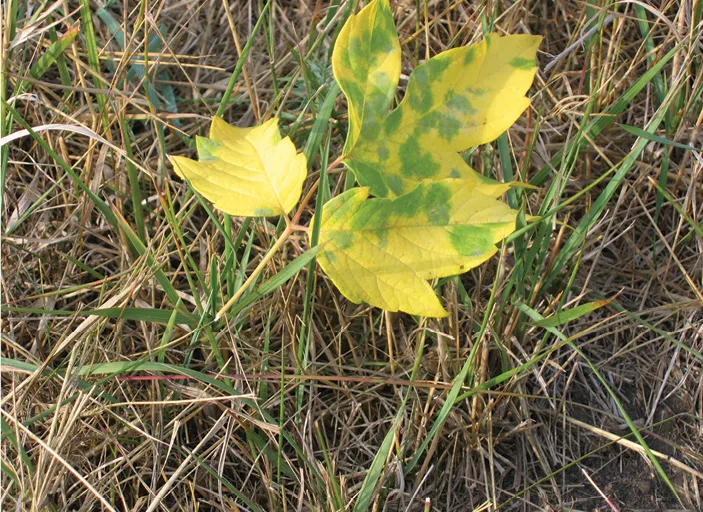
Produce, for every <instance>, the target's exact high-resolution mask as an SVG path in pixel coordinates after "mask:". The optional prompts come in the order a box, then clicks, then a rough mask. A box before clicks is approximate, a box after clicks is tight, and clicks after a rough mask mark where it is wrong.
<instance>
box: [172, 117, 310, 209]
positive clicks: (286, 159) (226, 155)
mask: <svg viewBox="0 0 703 512" xmlns="http://www.w3.org/2000/svg"><path fill="white" fill-rule="evenodd" d="M196 146H197V149H198V157H199V161H195V160H191V159H189V158H185V157H181V156H171V155H169V159H170V160H171V163H172V164H173V168H174V170H175V171H176V173H177V174H178V175H179V176H180V177H181V178H185V179H187V180H188V181H189V182H190V184H191V185H192V186H193V188H194V189H195V190H197V191H198V192H199V193H200V194H202V195H203V197H205V199H207V200H209V201H211V202H212V203H213V204H214V205H215V207H216V208H217V209H219V210H221V211H223V212H225V213H228V214H230V215H236V216H241V217H268V216H273V215H285V214H287V213H288V212H290V211H291V210H292V209H293V207H294V206H295V205H296V203H297V202H298V200H299V199H300V194H301V191H302V187H303V181H304V180H305V177H306V175H307V164H306V160H305V155H303V154H302V153H301V154H296V150H295V146H294V145H293V142H292V141H291V140H290V138H288V137H285V138H281V134H280V132H279V130H278V119H276V118H273V119H270V120H269V121H267V122H266V123H264V124H262V125H261V126H257V127H254V128H237V127H234V126H230V125H228V124H227V123H226V122H225V121H224V120H222V119H220V118H219V117H215V118H213V120H212V125H211V126H210V137H209V138H205V137H196Z"/></svg>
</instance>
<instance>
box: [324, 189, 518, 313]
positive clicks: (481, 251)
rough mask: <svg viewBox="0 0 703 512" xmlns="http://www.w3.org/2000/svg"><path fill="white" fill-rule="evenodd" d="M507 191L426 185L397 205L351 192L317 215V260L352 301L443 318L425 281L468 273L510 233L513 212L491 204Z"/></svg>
mask: <svg viewBox="0 0 703 512" xmlns="http://www.w3.org/2000/svg"><path fill="white" fill-rule="evenodd" d="M508 188H510V185H493V186H491V187H487V188H486V187H482V186H481V185H479V184H476V183H473V182H470V181H466V180H457V179H447V180H442V181H436V182H424V183H421V184H420V185H418V186H417V187H416V188H415V189H414V190H413V191H412V192H410V193H408V194H405V195H403V196H400V197H397V198H395V199H388V198H375V199H367V197H368V195H369V189H368V188H365V187H364V188H353V189H351V190H348V191H347V192H345V193H343V194H341V195H340V196H337V197H335V198H334V199H332V200H331V201H330V202H329V203H327V204H326V205H325V207H324V208H323V210H322V220H321V226H320V238H319V243H320V244H321V245H322V246H323V248H322V250H321V251H320V253H318V256H317V261H318V262H319V263H320V266H321V267H322V269H323V270H324V271H325V273H327V275H328V276H329V277H330V278H331V279H332V281H333V282H334V284H335V285H336V286H337V288H339V289H340V291H341V292H342V293H343V294H344V295H345V296H346V297H347V298H348V299H349V300H351V301H352V302H356V303H358V302H361V301H364V302H367V303H368V304H371V305H372V306H376V307H379V308H382V309H385V310H388V311H405V312H407V313H411V314H415V315H423V316H432V317H442V316H446V315H447V312H446V311H445V310H444V308H443V307H442V305H441V304H440V302H439V299H438V298H437V296H436V295H435V293H434V291H433V290H432V287H431V286H430V284H429V283H428V281H427V280H428V279H434V278H437V277H446V276H451V275H456V274H461V273H463V272H466V271H467V270H469V269H470V268H473V267H476V266H478V265H480V264H481V263H483V262H484V261H486V260H487V259H488V258H490V257H491V256H492V255H493V254H495V252H496V251H497V248H496V245H495V244H496V243H497V242H499V241H501V240H503V239H504V238H505V237H506V236H508V235H509V234H510V233H512V231H513V230H514V229H515V217H516V214H517V212H516V211H515V210H512V209H510V207H508V206H507V205H506V204H504V203H502V202H501V201H499V200H498V199H496V197H497V196H498V195H500V194H501V193H503V192H505V191H506V190H507V189H508Z"/></svg>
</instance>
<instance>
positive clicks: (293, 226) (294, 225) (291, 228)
mask: <svg viewBox="0 0 703 512" xmlns="http://www.w3.org/2000/svg"><path fill="white" fill-rule="evenodd" d="M343 158H344V156H343V155H342V156H340V157H339V158H337V159H336V160H335V161H334V162H332V163H331V164H330V165H329V166H328V167H327V172H329V171H331V170H332V169H334V168H335V167H337V166H339V165H340V164H341V163H342V159H343ZM319 183H320V181H319V180H318V181H316V182H315V183H314V184H313V186H312V187H311V188H310V190H309V191H308V193H307V195H306V196H305V198H304V199H303V201H302V202H301V203H300V207H299V208H298V210H297V211H296V213H295V215H294V216H293V219H292V220H289V219H288V216H286V217H285V219H286V229H284V230H283V233H281V236H280V237H279V238H278V240H276V243H275V244H273V247H271V248H270V249H269V251H268V252H267V253H266V255H265V256H264V258H263V259H262V260H261V261H260V262H259V264H258V265H257V266H256V268H255V269H254V271H253V272H252V273H251V275H250V276H249V277H248V278H247V280H246V281H245V282H244V284H242V286H240V287H239V290H237V291H236V292H235V294H234V295H232V297H231V298H230V299H229V300H228V301H227V303H226V304H225V305H224V306H222V307H221V308H220V310H219V311H218V312H217V314H216V315H215V322H217V321H218V320H220V319H221V318H222V317H224V315H225V313H227V310H228V309H229V308H231V307H232V305H233V304H234V303H235V302H237V301H238V300H239V299H240V298H241V297H242V295H244V292H245V291H247V288H249V286H251V283H253V282H254V280H255V279H256V278H257V277H258V276H259V274H261V272H263V270H264V267H266V264H267V263H268V262H269V261H271V258H273V255H274V254H276V252H278V249H280V248H281V246H282V245H283V244H284V243H285V242H286V240H288V238H290V236H291V235H292V234H293V233H294V232H296V231H307V228H305V227H304V226H299V225H298V221H299V220H300V216H301V215H302V213H303V211H304V210H305V208H306V207H307V204H308V202H310V199H311V198H312V195H313V194H314V193H315V191H316V190H317V187H318V185H319Z"/></svg>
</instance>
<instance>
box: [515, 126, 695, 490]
mask: <svg viewBox="0 0 703 512" xmlns="http://www.w3.org/2000/svg"><path fill="white" fill-rule="evenodd" d="M662 117H663V116H662ZM516 305H517V307H518V308H519V309H520V310H521V311H522V312H524V313H525V314H526V315H527V316H528V317H530V318H531V319H532V320H533V321H534V322H540V321H544V320H546V319H545V318H544V317H543V316H542V315H540V314H539V313H538V312H537V311H535V310H534V309H532V308H530V307H529V306H527V305H525V304H522V303H518V304H516ZM546 329H547V330H548V331H549V332H551V333H552V334H553V335H554V336H556V337H557V338H559V339H560V340H562V341H566V343H567V344H568V346H569V347H570V348H571V349H572V350H573V351H574V352H576V353H577V354H578V355H579V356H580V357H581V358H582V359H583V360H584V361H585V362H586V364H588V366H589V367H590V368H591V371H592V372H593V374H594V375H595V376H596V378H597V379H598V381H599V382H600V383H601V385H602V386H603V387H604V388H605V390H606V391H607V392H608V394H609V395H610V397H611V398H612V399H613V402H614V403H615V405H616V406H617V408H618V410H619V411H620V415H621V416H622V417H623V419H624V420H625V423H627V426H628V427H629V428H630V431H631V432H632V434H633V435H634V436H635V438H636V439H637V442H638V443H639V444H640V446H642V448H643V449H644V451H645V453H646V454H647V458H648V459H649V460H650V462H651V463H652V465H653V466H654V468H655V470H656V471H657V473H658V474H659V477H660V478H661V479H662V480H663V481H664V483H666V485H667V487H669V489H670V490H671V492H672V493H673V494H674V496H676V499H677V500H678V501H679V503H681V498H680V497H679V494H678V493H677V492H676V487H674V484H673V483H671V480H669V477H668V476H667V474H666V472H665V471H664V468H662V466H661V464H659V460H658V459H657V458H656V457H655V456H654V454H653V453H652V450H651V449H650V448H649V445H648V444H647V442H646V441H645V439H644V437H642V434H641V433H640V431H639V429H638V428H637V427H636V426H635V424H634V423H633V422H632V419H630V416H629V414H627V411H626V410H625V407H624V406H623V405H622V403H621V402H620V399H619V398H618V396H617V393H615V391H613V389H612V388H611V387H610V385H609V384H608V382H607V381H606V380H605V378H604V377H603V376H602V375H601V373H600V371H599V370H598V368H596V366H595V365H594V364H593V363H592V362H591V360H590V359H588V357H586V355H585V354H584V353H583V351H581V349H580V348H578V347H577V346H576V344H575V343H574V342H572V341H568V340H569V338H568V337H567V336H566V335H565V334H564V333H562V332H561V331H559V330H557V329H556V328H554V327H547V328H546Z"/></svg>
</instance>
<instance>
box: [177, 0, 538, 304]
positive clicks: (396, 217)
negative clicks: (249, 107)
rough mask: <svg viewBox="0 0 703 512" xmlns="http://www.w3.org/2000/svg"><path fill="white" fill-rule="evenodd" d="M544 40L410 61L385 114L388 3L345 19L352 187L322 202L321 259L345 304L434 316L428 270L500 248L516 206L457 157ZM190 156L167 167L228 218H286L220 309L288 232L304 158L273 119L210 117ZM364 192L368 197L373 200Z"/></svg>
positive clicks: (491, 127) (516, 94)
mask: <svg viewBox="0 0 703 512" xmlns="http://www.w3.org/2000/svg"><path fill="white" fill-rule="evenodd" d="M540 41H541V38H540V37H535V36H526V35H511V36H505V37H500V36H497V35H494V34H491V35H488V36H486V38H485V39H484V40H483V42H481V43H479V44H475V45H472V46H469V47H461V48H455V49H451V50H448V51H445V52H443V53H441V54H439V55H437V56H435V57H433V58H431V59H429V60H428V61H427V62H425V63H423V64H420V65H419V66H417V67H416V68H415V69H414V70H413V72H412V74H411V75H410V79H409V81H408V86H407V90H406V92H405V95H404V97H403V100H402V101H401V102H400V104H399V105H398V106H397V107H396V108H395V109H394V110H392V111H391V106H392V103H393V97H394V94H395V92H396V88H397V85H398V80H399V78H400V68H401V50H400V43H399V41H398V34H397V32H396V29H395V24H394V21H393V16H392V13H391V10H390V7H389V4H388V0H373V1H372V2H370V3H369V4H368V5H367V6H366V7H365V8H364V9H362V10H361V11H360V12H359V14H357V15H352V16H350V17H349V19H348V20H347V22H346V23H345V25H344V27H343V28H342V30H341V32H340V33H339V37H338V38H337V42H336V44H335V47H334V51H333V55H332V64H333V71H334V76H335V79H336V80H337V82H338V83H339V85H340V87H341V89H342V91H343V92H344V95H345V96H346V98H347V103H348V108H349V129H348V132H347V139H346V143H345V145H344V149H343V153H342V155H341V156H340V158H339V159H337V160H336V161H335V163H334V164H333V165H337V164H338V163H339V162H342V163H344V164H345V166H346V167H347V168H348V169H350V170H351V171H352V172H353V173H354V176H355V177H356V180H357V182H358V183H359V184H360V185H361V187H356V188H352V189H350V190H347V191H346V192H344V193H342V194H341V195H339V196H337V197H335V198H333V199H331V200H330V201H329V202H328V203H327V204H325V205H324V206H323V208H322V212H319V214H320V215H321V219H320V234H319V244H320V246H321V248H320V250H319V252H318V255H317V261H318V262H319V264H320V266H321V267H322V269H323V270H324V271H325V272H326V273H327V275H328V276H329V277H330V278H331V279H332V281H333V282H334V284H335V285H336V286H337V287H338V288H339V290H340V291H341V292H342V294H344V295H345V296H346V297H347V298H348V299H349V300H351V301H352V302H355V303H359V302H362V301H363V302H366V303H368V304H370V305H372V306H376V307H379V308H383V309H385V310H388V311H404V312H407V313H411V314H415V315H423V316H432V317H443V316H446V315H447V311H446V310H445V309H444V308H443V307H442V305H441V304H440V301H439V299H438V298H437V295H436V294H435V293H434V291H433V289H432V287H431V286H430V284H429V282H428V280H430V279H434V278H438V277H446V276H452V275H456V274H461V273H463V272H466V271H467V270H469V269H471V268H473V267H476V266H477V265H480V264H481V263H483V262H484V261H486V260H487V259H488V258H490V257H491V256H492V255H493V254H495V252H496V251H497V248H496V243H498V242H500V241H501V240H503V239H504V238H505V237H506V236H508V235H509V234H510V233H512V232H513V230H514V229H515V218H516V214H517V212H515V211H514V210H512V209H511V208H509V207H508V206H507V205H506V204H504V203H503V202H501V201H500V200H499V199H498V198H499V197H500V196H501V195H502V194H503V193H504V192H506V191H507V190H508V189H509V188H510V187H511V184H503V183H498V182H495V181H493V180H490V179H488V178H486V177H483V176H481V175H480V174H478V173H477V172H476V171H474V170H473V169H471V167H469V165H468V164H467V163H466V162H465V161H464V159H463V158H462V156H461V155H460V154H459V152H460V151H465V150H467V149H469V148H470V147H474V146H477V145H480V144H485V143H487V142H490V141H492V140H494V139H496V138H497V137H498V136H499V135H500V134H501V133H503V132H504V131H505V130H507V129H508V128H509V127H510V126H511V125H512V124H513V123H514V122H515V121H516V120H517V118H518V117H519V116H520V115H521V114H522V112H523V111H524V110H525V109H526V108H527V106H528V105H529V103H530V101H529V99H528V98H526V97H525V93H526V92H527V90H528V89H529V87H530V85H531V84H532V80H533V78H534V75H535V73H536V70H537V68H536V64H535V56H536V52H537V47H538V46H539V43H540ZM196 140H197V150H198V157H199V161H194V160H190V159H188V158H184V157H179V156H171V157H170V159H171V162H172V163H173V166H174V169H175V171H176V173H178V174H179V175H180V176H181V177H182V178H184V179H186V180H188V182H190V184H191V186H192V187H193V188H194V189H195V190H196V191H198V192H199V193H200V194H202V195H203V196H204V197H205V198H206V199H208V200H210V201H212V203H213V204H214V206H215V207H216V208H218V209H219V210H221V211H223V212H225V213H228V214H230V215H235V216H253V217H270V216H284V218H285V220H286V229H285V231H284V232H283V233H282V234H281V236H280V237H279V239H278V241H277V242H276V244H275V245H274V247H273V248H272V249H271V250H270V251H269V252H268V253H267V255H266V257H264V259H263V261H262V262H261V263H260V264H259V266H258V267H257V268H256V269H255V270H254V272H253V273H252V275H251V276H250V278H249V279H248V280H247V282H246V283H244V285H242V288H241V289H240V290H239V291H238V292H237V293H235V295H234V296H233V297H232V298H231V299H230V300H229V302H228V303H227V304H225V305H224V306H223V308H222V309H221V310H220V311H219V312H218V314H217V316H218V318H219V317H221V316H222V315H223V314H224V313H225V312H226V311H227V309H228V308H229V307H230V306H231V305H232V304H233V303H234V302H235V301H236V300H237V299H238V298H239V297H241V295H242V294H243V293H244V291H245V290H246V289H247V287H248V286H249V284H250V283H251V282H252V280H253V279H254V278H255V277H256V276H257V275H258V274H259V273H260V272H261V271H262V270H263V268H264V266H265V264H266V263H267V262H268V261H269V260H270V258H271V256H272V255H273V253H274V252H275V250H277V249H278V248H279V247H280V246H281V245H282V244H283V243H284V242H285V240H286V239H287V238H288V237H289V236H290V234H292V233H293V232H295V231H296V230H302V229H304V228H301V227H300V226H298V225H297V222H298V220H299V217H300V214H301V212H302V211H303V209H304V208H305V206H306V205H302V206H301V207H300V208H299V210H298V211H297V213H296V214H295V215H294V217H293V218H292V219H290V218H289V217H288V214H289V213H290V212H291V211H292V210H293V208H294V207H295V205H296V204H297V202H298V201H299V199H300V195H301V191H302V186H303V182H304V180H305V177H306V168H307V165H306V161H305V157H304V155H302V154H296V150H295V147H294V145H293V143H292V142H291V140H290V139H289V138H288V137H284V138H281V135H280V133H279V130H278V120H277V119H275V118H274V119H271V120H269V121H267V122H266V123H264V124H263V125H261V126H258V127H255V128H235V127H232V126H229V125H228V124H227V123H225V122H224V121H223V120H222V119H220V118H218V117H215V118H214V119H213V121H212V125H211V128H210V135H209V138H204V137H197V139H196ZM370 196H373V197H370Z"/></svg>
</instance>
